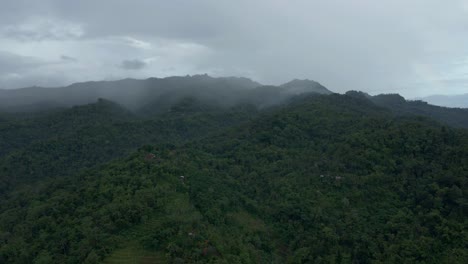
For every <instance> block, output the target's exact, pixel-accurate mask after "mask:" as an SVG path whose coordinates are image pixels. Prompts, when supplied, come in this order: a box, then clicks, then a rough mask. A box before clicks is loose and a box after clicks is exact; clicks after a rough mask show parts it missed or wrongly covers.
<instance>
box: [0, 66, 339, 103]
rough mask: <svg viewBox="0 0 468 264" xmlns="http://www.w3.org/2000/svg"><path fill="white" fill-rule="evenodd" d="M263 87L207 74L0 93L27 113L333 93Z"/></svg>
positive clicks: (307, 86)
mask: <svg viewBox="0 0 468 264" xmlns="http://www.w3.org/2000/svg"><path fill="white" fill-rule="evenodd" d="M262 86H263V85H261V84H260V83H257V82H254V81H252V80H250V79H247V78H241V77H218V78H213V77H210V76H208V75H193V76H185V77H167V78H149V79H145V80H136V79H124V80H118V81H101V82H84V83H75V84H72V85H69V86H67V87H59V88H42V87H30V88H23V89H14V90H0V110H3V111H10V112H15V111H16V112H24V111H35V110H41V109H53V108H56V107H67V106H68V107H69V106H73V105H81V104H88V103H92V102H95V101H96V100H97V99H98V98H105V99H108V100H111V101H114V102H116V103H119V104H121V105H123V106H124V107H126V108H128V109H131V110H133V111H137V110H139V109H141V108H142V106H145V105H148V104H154V103H155V102H163V103H167V102H170V103H174V102H176V101H178V100H181V99H182V98H185V97H194V98H196V99H198V100H202V101H205V102H209V103H212V104H218V105H223V106H233V105H236V104H239V103H253V102H256V103H262V104H265V103H267V102H269V101H272V102H277V101H282V100H284V99H286V98H288V97H290V96H291V95H294V94H298V93H304V92H316V93H331V92H330V91H328V90H327V89H326V88H325V87H323V86H321V85H320V84H319V83H316V82H313V81H308V80H302V81H299V80H295V81H292V82H289V83H287V84H284V85H282V86H276V89H264V88H263V87H262ZM257 88H258V89H257ZM260 91H261V92H260Z"/></svg>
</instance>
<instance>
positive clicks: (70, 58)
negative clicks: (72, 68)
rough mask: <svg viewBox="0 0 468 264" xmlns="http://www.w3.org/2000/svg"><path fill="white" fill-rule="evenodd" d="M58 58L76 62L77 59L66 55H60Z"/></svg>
mask: <svg viewBox="0 0 468 264" xmlns="http://www.w3.org/2000/svg"><path fill="white" fill-rule="evenodd" d="M60 59H61V60H62V61H65V62H78V59H76V58H74V57H70V56H66V55H61V56H60Z"/></svg>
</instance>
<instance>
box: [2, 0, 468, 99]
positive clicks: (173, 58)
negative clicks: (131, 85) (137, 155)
mask: <svg viewBox="0 0 468 264" xmlns="http://www.w3.org/2000/svg"><path fill="white" fill-rule="evenodd" d="M109 7H111V8H112V12H106V11H108V10H109ZM12 13H14V15H13V14H12ZM43 18H47V19H46V20H45V21H52V24H61V25H63V26H56V28H55V29H54V30H49V29H48V28H49V27H48V26H37V27H35V26H34V24H35V23H38V24H41V23H43V24H47V23H45V22H40V21H44V19H43ZM31 21H32V22H31ZM34 21H36V22H34ZM37 21H39V22H37ZM54 21H59V22H57V23H56V22H54ZM123 21H125V22H123ZM18 25H26V26H22V27H21V26H18ZM2 26H12V27H11V29H10V31H9V33H8V34H9V35H8V34H6V35H5V36H4V37H8V38H12V39H22V41H23V42H24V41H37V40H41V41H46V40H54V41H55V42H63V43H64V44H63V46H64V47H65V46H66V45H70V40H72V41H75V44H76V45H75V44H74V45H75V46H73V47H72V48H73V51H75V52H71V53H69V51H68V49H71V48H70V47H69V46H66V48H64V51H61V52H63V53H65V54H70V55H72V56H75V57H78V58H80V63H82V64H83V65H82V66H83V67H84V64H85V63H87V65H86V66H87V67H88V68H93V67H94V68H93V70H92V71H91V70H90V71H91V72H95V73H96V74H95V75H92V74H90V75H89V77H88V78H102V77H103V76H102V75H98V74H97V73H100V72H103V71H106V72H107V74H108V75H111V76H115V77H121V78H125V77H150V75H157V76H158V75H159V76H160V75H164V74H167V73H168V71H167V70H164V69H167V68H168V67H172V68H174V69H177V71H170V73H171V74H180V75H185V74H193V73H200V72H202V73H203V72H209V73H214V74H223V75H248V76H247V77H252V78H254V79H256V80H258V81H261V82H264V83H271V84H278V83H282V82H286V81H288V80H290V79H294V78H301V79H303V78H309V79H315V80H317V81H319V82H321V83H323V84H324V85H326V86H328V87H329V88H330V89H332V90H334V91H337V92H344V91H346V90H350V89H358V90H364V91H379V92H392V91H398V92H400V93H403V94H404V95H410V96H419V95H424V94H425V93H429V92H432V91H436V90H437V88H436V87H435V86H436V85H438V84H437V82H431V85H433V86H434V87H432V88H429V87H426V88H424V87H419V86H415V87H412V86H411V85H412V84H413V83H417V82H422V83H428V80H429V79H442V78H444V76H450V78H453V79H456V78H459V76H458V73H459V72H466V70H460V68H463V67H468V66H467V65H468V60H463V59H460V58H468V52H467V51H466V48H465V46H466V43H468V4H467V3H466V1H464V0H454V1H450V3H448V2H441V1H438V0H414V1H410V2H408V1H406V0H382V1H368V0H353V1H343V0H329V1H308V0H307V1H306V0H297V1H280V0H273V1H272V0H256V1H251V0H248V1H247V0H240V1H215V0H200V1H183V0H175V1H169V0H167V1H163V0H161V1H150V0H136V1H128V0H100V1H94V0H81V1H60V0H43V1H40V2H39V1H27V0H4V1H2V9H0V28H1V27H2ZM3 28H4V27H3ZM31 28H33V29H34V28H39V29H41V30H39V31H38V32H40V33H37V31H36V30H29V29H31ZM28 30H29V31H28ZM119 38H120V39H121V40H122V39H125V38H126V39H127V40H129V39H136V40H141V41H142V42H134V41H130V42H128V41H127V42H128V43H127V44H126V47H120V46H118V47H117V45H116V44H115V41H114V42H112V41H108V40H109V39H114V40H115V39H119ZM96 40H99V41H100V42H99V41H98V42H99V43H100V44H99V45H104V44H102V43H108V45H109V46H112V47H109V48H107V49H106V48H102V47H101V46H97V45H96V46H90V45H89V43H91V42H92V41H96ZM144 43H148V44H149V45H146V44H144ZM161 43H163V44H161ZM2 45H3V44H2V42H1V39H0V49H2ZM57 45H60V44H57ZM171 45H172V46H171ZM184 45H189V46H190V45H192V46H196V47H203V49H202V51H200V49H193V48H192V49H190V48H189V49H185V48H184ZM54 47H55V46H54ZM181 47H182V48H181ZM51 49H52V48H51ZM23 50H25V48H24V49H23ZM194 50H196V52H194ZM185 51H186V53H184V52H185ZM55 56H57V55H55ZM156 56H157V57H158V58H161V59H158V62H155V63H150V64H144V61H132V60H127V58H148V57H156ZM86 58H92V59H88V60H86ZM93 59H94V60H93ZM125 60H127V62H124V61H125ZM454 61H458V62H460V61H462V63H454ZM158 63H161V64H162V63H164V64H165V65H160V64H158ZM76 64H79V63H76ZM420 64H425V65H429V66H430V65H436V66H433V67H437V69H435V70H432V72H430V71H429V72H427V71H426V70H424V69H420V68H419V66H418V65H420ZM109 65H110V67H109ZM115 65H119V67H115ZM122 68H124V69H138V70H139V71H120V72H116V71H117V70H118V69H122ZM63 70H64V71H66V70H70V69H68V68H64V69H63ZM70 71H71V70H70ZM137 72H138V73H139V74H140V75H137V76H136V75H135V74H137ZM132 74H133V75H132ZM437 74H439V75H440V76H434V75H437ZM129 75H130V76H129ZM77 78H78V77H77ZM439 84H440V83H439ZM447 85H448V84H447ZM454 89H455V88H454ZM456 89H458V90H459V91H461V92H463V89H465V91H466V90H468V89H467V88H466V86H463V87H460V88H456Z"/></svg>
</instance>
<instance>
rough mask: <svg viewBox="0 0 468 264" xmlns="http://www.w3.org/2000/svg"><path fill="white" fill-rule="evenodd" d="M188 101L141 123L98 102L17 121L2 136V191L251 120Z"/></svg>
mask: <svg viewBox="0 0 468 264" xmlns="http://www.w3.org/2000/svg"><path fill="white" fill-rule="evenodd" d="M199 106H200V103H199V102H197V101H194V100H192V99H187V100H182V101H181V102H179V103H177V104H174V105H173V106H172V107H171V108H170V111H169V112H167V113H162V114H160V115H158V116H154V117H152V118H140V117H139V116H137V115H135V114H133V113H131V112H129V111H128V110H126V109H124V108H122V107H121V106H119V105H117V104H115V103H113V102H110V101H107V100H103V99H100V100H99V101H98V102H97V103H94V104H88V105H82V106H76V107H73V108H70V109H67V110H65V111H60V112H54V113H51V114H47V115H44V116H39V117H32V118H21V119H19V120H16V121H17V122H14V121H12V122H11V123H10V124H8V123H7V124H6V125H5V126H4V127H3V129H1V130H0V132H1V133H0V136H1V140H0V142H1V144H2V152H0V168H2V177H1V179H0V190H1V191H2V192H5V191H6V190H7V189H8V190H9V189H14V188H15V186H16V185H17V184H20V183H23V182H31V181H33V180H38V179H42V178H45V177H48V176H55V175H68V174H70V173H74V172H76V171H77V170H80V169H83V168H88V167H92V166H95V165H98V164H100V163H103V162H107V161H110V160H111V159H113V158H119V157H124V156H125V155H127V154H129V153H130V152H131V151H133V150H136V149H137V148H138V147H140V146H142V145H145V144H149V143H153V144H155V143H165V144H169V143H172V144H180V143H182V142H185V141H187V140H191V139H194V138H198V137H202V136H206V135H207V134H209V133H211V132H214V131H217V130H219V129H222V128H224V127H229V126H233V125H235V124H238V123H240V122H245V121H247V120H249V119H250V118H251V117H252V116H254V115H255V114H256V110H255V108H254V107H251V108H249V107H248V106H246V107H240V106H239V107H235V108H228V109H224V108H214V107H207V108H200V107H199Z"/></svg>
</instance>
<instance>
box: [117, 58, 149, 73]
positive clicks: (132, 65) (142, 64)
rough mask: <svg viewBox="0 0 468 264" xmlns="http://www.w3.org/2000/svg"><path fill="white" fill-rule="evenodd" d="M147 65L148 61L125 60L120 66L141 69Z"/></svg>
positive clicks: (126, 68)
mask: <svg viewBox="0 0 468 264" xmlns="http://www.w3.org/2000/svg"><path fill="white" fill-rule="evenodd" d="M145 66H146V63H145V62H144V61H141V60H136V59H135V60H124V61H122V64H121V65H120V67H122V68H123V69H125V70H141V69H143V68H144V67H145Z"/></svg>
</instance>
